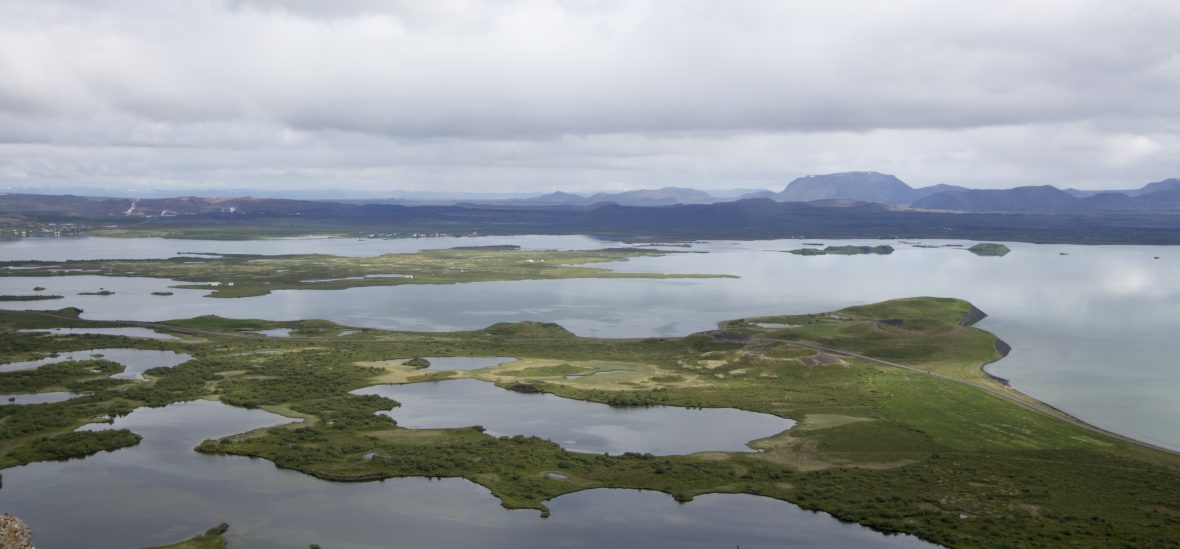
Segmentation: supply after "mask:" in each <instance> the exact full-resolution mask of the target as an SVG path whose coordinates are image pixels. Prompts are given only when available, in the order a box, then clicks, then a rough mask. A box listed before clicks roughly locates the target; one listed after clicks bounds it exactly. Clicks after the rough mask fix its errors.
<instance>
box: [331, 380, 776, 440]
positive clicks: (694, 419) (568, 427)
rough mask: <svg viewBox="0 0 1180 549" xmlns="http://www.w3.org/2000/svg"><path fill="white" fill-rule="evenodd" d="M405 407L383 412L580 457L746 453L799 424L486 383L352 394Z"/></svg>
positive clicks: (421, 424)
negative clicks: (543, 443) (526, 439)
mask: <svg viewBox="0 0 1180 549" xmlns="http://www.w3.org/2000/svg"><path fill="white" fill-rule="evenodd" d="M353 393H354V394H360V395H381V396H384V397H388V398H391V399H393V400H396V401H397V402H399V403H401V406H399V407H397V408H394V409H392V410H390V411H389V412H382V413H385V414H386V415H388V416H390V417H392V418H393V419H395V420H397V423H398V425H400V426H402V427H409V428H419V429H427V428H448V427H470V426H473V425H479V426H482V427H483V428H485V429H486V430H487V433H488V434H491V435H495V436H510V435H531V436H538V437H541V438H545V439H548V440H552V441H553V442H556V443H557V444H559V445H561V446H562V447H563V448H565V449H567V450H570V451H575V452H587V453H595V454H601V453H609V454H621V453H624V452H638V453H651V454H657V455H669V454H691V453H694V452H704V451H710V450H714V451H730V452H743V451H745V452H748V451H751V449H750V447H749V446H747V445H746V444H747V443H748V442H750V441H751V440H755V439H759V438H764V437H768V436H771V435H774V434H777V433H781V432H782V431H785V430H787V429H790V428H791V427H792V426H794V424H795V422H794V421H791V420H789V419H783V418H780V417H776V416H772V415H769V414H759V413H755V412H746V411H743V410H734V409H732V408H705V409H688V408H678V407H675V406H645V407H617V406H608V405H606V404H599V403H595V402H583V401H580V400H573V399H568V398H561V397H558V396H554V395H548V394H524V393H518V392H515V391H509V390H507V389H501V388H500V387H497V386H495V385H493V384H491V383H488V382H486V381H478V380H474V379H457V380H450V381H438V382H430V383H414V384H409V385H375V386H373V387H367V388H364V389H359V390H356V391H353Z"/></svg>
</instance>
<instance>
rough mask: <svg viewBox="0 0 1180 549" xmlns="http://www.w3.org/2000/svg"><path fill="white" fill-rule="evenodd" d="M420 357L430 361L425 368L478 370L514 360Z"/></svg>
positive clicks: (500, 357)
mask: <svg viewBox="0 0 1180 549" xmlns="http://www.w3.org/2000/svg"><path fill="white" fill-rule="evenodd" d="M422 358H425V359H426V360H428V361H430V366H428V367H427V368H426V369H427V370H478V369H480V368H487V367H488V366H496V365H498V364H503V363H505V362H512V361H514V360H516V359H515V358H512V357H508V356H424V357H422Z"/></svg>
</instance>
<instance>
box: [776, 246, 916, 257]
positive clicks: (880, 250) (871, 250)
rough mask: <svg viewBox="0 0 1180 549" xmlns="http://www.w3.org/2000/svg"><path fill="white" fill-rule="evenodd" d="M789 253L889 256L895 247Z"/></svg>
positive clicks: (846, 247) (793, 251)
mask: <svg viewBox="0 0 1180 549" xmlns="http://www.w3.org/2000/svg"><path fill="white" fill-rule="evenodd" d="M787 253H792V254H795V255H867V254H875V255H889V254H891V253H893V246H889V245H881V246H828V247H827V248H824V249H822V250H821V249H816V248H799V249H797V250H790V251H788V252H787Z"/></svg>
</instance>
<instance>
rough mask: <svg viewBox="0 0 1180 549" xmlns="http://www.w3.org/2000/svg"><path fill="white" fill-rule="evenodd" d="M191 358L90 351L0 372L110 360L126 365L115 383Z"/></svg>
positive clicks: (1, 368) (142, 352) (16, 364)
mask: <svg viewBox="0 0 1180 549" xmlns="http://www.w3.org/2000/svg"><path fill="white" fill-rule="evenodd" d="M191 358H192V357H191V356H189V355H186V354H182V353H174V352H172V351H145V350H142V349H89V350H85V351H71V352H67V353H57V356H49V357H45V358H42V359H38V360H27V361H23V362H10V363H8V364H0V372H15V371H17V370H28V369H32V368H39V367H41V366H45V365H46V364H56V363H58V362H66V361H72V360H78V361H81V360H100V359H101V360H109V361H111V362H117V363H119V364H122V365H123V371H122V372H119V373H117V374H115V375H112V376H111V377H113V378H115V379H143V373H144V371H146V370H150V369H152V368H171V367H173V366H176V365H178V364H183V363H185V362H187V361H188V360H189V359H191Z"/></svg>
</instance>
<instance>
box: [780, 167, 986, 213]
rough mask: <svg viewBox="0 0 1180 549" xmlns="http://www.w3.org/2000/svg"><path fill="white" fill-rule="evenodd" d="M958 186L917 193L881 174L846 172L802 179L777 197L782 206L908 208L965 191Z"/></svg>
mask: <svg viewBox="0 0 1180 549" xmlns="http://www.w3.org/2000/svg"><path fill="white" fill-rule="evenodd" d="M965 190H967V189H965V188H964V187H956V186H954V185H934V186H932V187H923V188H920V189H915V188H913V187H910V186H909V185H907V184H905V182H904V181H902V180H900V179H898V178H897V177H895V176H892V175H889V174H884V173H878V172H844V173H833V174H827V175H807V176H803V177H800V178H798V179H796V180H794V181H792V182H791V183H790V184H788V185H787V188H785V189H783V190H782V192H779V193H777V194H775V195H773V196H772V197H770V198H773V199H774V200H776V201H779V202H811V201H814V200H833V199H836V200H858V201H861V202H876V203H878V204H888V205H892V206H904V205H908V204H910V203H912V202H914V201H915V200H919V199H921V198H924V197H927V196H930V195H933V194H937V193H940V192H948V191H965Z"/></svg>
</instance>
